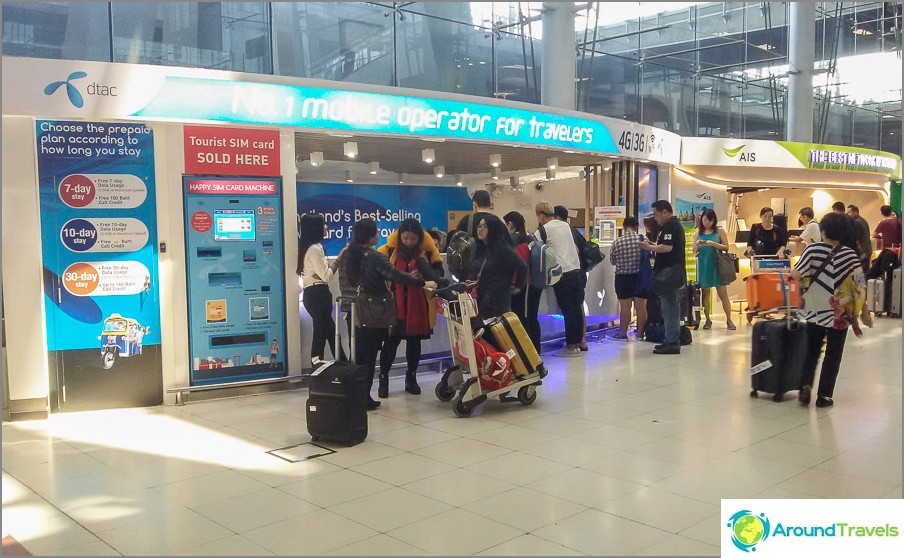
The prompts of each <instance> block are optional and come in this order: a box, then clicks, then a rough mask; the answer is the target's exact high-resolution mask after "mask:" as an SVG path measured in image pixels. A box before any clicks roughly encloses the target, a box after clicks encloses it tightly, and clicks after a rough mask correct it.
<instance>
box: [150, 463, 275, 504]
mask: <svg viewBox="0 0 904 558" xmlns="http://www.w3.org/2000/svg"><path fill="white" fill-rule="evenodd" d="M225 469H226V470H227V471H229V472H231V473H235V474H237V475H242V473H240V472H239V471H238V470H236V469H232V468H229V467H226V468H225ZM223 472H224V471H215V472H213V473H210V474H209V475H201V476H200V477H193V478H190V479H183V480H179V481H173V482H168V483H164V484H161V485H157V486H153V487H148V490H153V491H154V492H156V493H158V494H159V495H160V496H163V497H164V498H166V499H167V500H171V501H173V502H177V503H179V501H178V500H176V499H175V498H171V497H170V496H167V495H166V494H165V493H164V492H163V491H161V490H160V489H162V488H164V487H166V486H169V485H172V484H177V483H180V482H188V481H194V480H197V479H199V478H202V477H208V476H211V475H218V474H221V473H223ZM242 476H243V477H245V478H246V479H247V480H249V481H251V482H256V483H258V484H260V485H262V486H259V487H255V489H254V490H249V491H244V492H240V493H238V494H235V493H233V494H230V495H228V496H226V497H223V496H222V493H221V492H219V491H217V494H218V495H217V496H216V498H217V499H216V500H211V501H208V502H204V503H203V504H198V505H200V506H209V505H211V504H218V503H220V502H225V501H226V500H232V499H233V498H238V497H240V496H247V495H248V494H252V493H254V492H255V491H260V490H265V489H267V488H274V487H272V486H270V485H269V484H267V483H265V482H261V481H259V480H257V479H254V478H251V477H249V476H247V475H242ZM181 505H183V506H185V507H187V508H189V509H191V510H192V511H194V508H192V507H191V506H187V505H185V504H181Z"/></svg>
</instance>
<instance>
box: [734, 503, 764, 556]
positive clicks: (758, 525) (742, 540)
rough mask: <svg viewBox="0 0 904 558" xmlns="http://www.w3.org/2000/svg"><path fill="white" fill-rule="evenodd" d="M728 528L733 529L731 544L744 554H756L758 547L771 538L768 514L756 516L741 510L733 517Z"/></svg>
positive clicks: (748, 511)
mask: <svg viewBox="0 0 904 558" xmlns="http://www.w3.org/2000/svg"><path fill="white" fill-rule="evenodd" d="M727 527H728V528H729V529H731V542H732V543H734V545H735V546H736V547H737V548H738V549H739V550H743V551H744V552H756V545H757V544H758V543H760V542H762V541H764V540H766V539H767V538H768V537H769V519H768V518H767V517H766V514H762V513H761V514H759V515H754V513H753V512H751V511H750V510H741V511H739V512H737V513H736V514H734V515H732V516H731V518H729V520H728V524H727Z"/></svg>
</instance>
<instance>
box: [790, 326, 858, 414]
mask: <svg viewBox="0 0 904 558" xmlns="http://www.w3.org/2000/svg"><path fill="white" fill-rule="evenodd" d="M847 332H848V330H847V329H835V328H831V327H823V326H821V325H816V324H811V323H808V324H807V356H806V358H805V359H804V367H803V373H802V375H801V384H802V385H805V386H812V385H813V379H814V378H815V377H816V363H817V362H818V361H819V355H820V353H822V342H823V340H825V341H826V355H825V357H824V358H823V359H822V371H821V372H820V373H819V388H818V389H817V391H816V395H818V396H819V397H832V394H833V393H834V392H835V380H836V379H837V378H838V370H839V369H840V368H841V355H842V353H843V352H844V340H845V339H846V338H847Z"/></svg>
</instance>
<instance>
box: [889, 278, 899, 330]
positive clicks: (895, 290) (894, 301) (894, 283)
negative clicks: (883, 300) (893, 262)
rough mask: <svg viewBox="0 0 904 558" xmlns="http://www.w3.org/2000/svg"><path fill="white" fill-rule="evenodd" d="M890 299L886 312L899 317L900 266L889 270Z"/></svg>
mask: <svg viewBox="0 0 904 558" xmlns="http://www.w3.org/2000/svg"><path fill="white" fill-rule="evenodd" d="M889 298H890V299H891V300H890V301H889V305H888V313H889V315H891V316H895V317H898V318H900V317H901V268H900V267H899V268H898V269H896V270H894V271H892V272H891V296H890V297H889Z"/></svg>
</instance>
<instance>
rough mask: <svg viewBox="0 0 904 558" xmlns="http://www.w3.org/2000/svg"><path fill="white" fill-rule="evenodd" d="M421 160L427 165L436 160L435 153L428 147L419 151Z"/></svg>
mask: <svg viewBox="0 0 904 558" xmlns="http://www.w3.org/2000/svg"><path fill="white" fill-rule="evenodd" d="M421 159H422V160H423V161H424V162H425V163H427V164H428V165H429V164H430V163H432V162H433V161H435V160H436V153H434V151H433V150H432V149H430V148H429V147H428V148H427V149H422V150H421Z"/></svg>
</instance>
